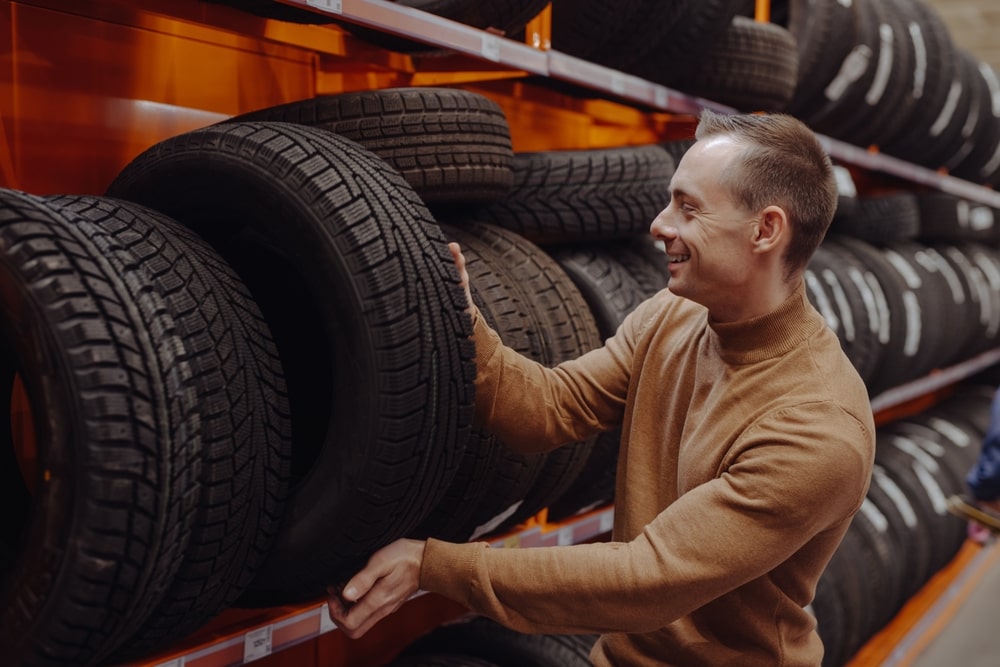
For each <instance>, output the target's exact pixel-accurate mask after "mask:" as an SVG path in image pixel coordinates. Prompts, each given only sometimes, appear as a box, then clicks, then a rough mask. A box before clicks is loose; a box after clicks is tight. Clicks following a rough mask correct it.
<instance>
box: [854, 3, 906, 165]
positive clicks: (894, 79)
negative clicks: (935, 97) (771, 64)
mask: <svg viewBox="0 0 1000 667" xmlns="http://www.w3.org/2000/svg"><path fill="white" fill-rule="evenodd" d="M867 1H868V2H874V3H875V4H876V5H877V10H878V12H877V13H878V16H879V26H878V30H879V38H880V39H879V51H880V54H879V60H878V70H877V71H876V75H875V78H874V79H872V82H871V85H870V86H869V87H868V89H867V90H866V91H865V94H864V97H863V98H862V99H861V101H860V104H859V106H858V107H857V108H855V109H853V110H852V112H853V113H851V114H849V115H848V116H846V117H844V123H843V124H841V125H840V126H839V127H838V129H837V132H838V136H840V137H841V138H843V139H844V140H845V141H849V142H851V143H853V144H856V145H858V146H869V145H870V144H874V143H878V139H879V137H882V136H886V135H888V134H891V133H893V132H895V131H896V129H897V128H898V127H900V126H902V125H903V124H905V123H906V120H907V118H908V116H909V114H910V113H911V112H912V109H913V105H914V104H915V103H916V98H915V97H914V95H915V91H916V85H917V83H916V74H915V73H914V70H915V69H916V68H917V67H921V68H923V69H926V64H925V62H924V61H925V60H926V55H925V54H924V53H920V54H919V55H918V50H922V49H924V48H925V47H924V44H923V43H920V44H917V43H916V42H915V40H920V39H922V37H921V34H920V32H919V30H918V29H916V26H917V25H918V24H917V21H916V18H915V12H914V11H913V10H912V9H911V8H910V4H909V2H908V0H867ZM918 58H919V60H920V62H917V61H918Z"/></svg>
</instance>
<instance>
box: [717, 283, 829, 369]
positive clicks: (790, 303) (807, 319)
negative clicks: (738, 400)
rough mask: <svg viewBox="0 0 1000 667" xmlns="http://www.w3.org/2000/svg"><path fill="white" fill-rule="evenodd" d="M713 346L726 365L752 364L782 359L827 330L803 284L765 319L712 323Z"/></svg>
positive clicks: (763, 317) (762, 317)
mask: <svg viewBox="0 0 1000 667" xmlns="http://www.w3.org/2000/svg"><path fill="white" fill-rule="evenodd" d="M708 326H709V329H710V330H711V331H712V332H713V333H714V336H713V338H714V341H713V342H714V343H715V345H716V347H717V348H718V350H719V354H720V356H721V357H722V359H723V360H724V361H725V362H726V363H730V364H749V363H754V362H758V361H763V360H765V359H772V358H774V357H779V356H781V355H783V354H785V353H786V352H788V351H790V350H792V349H794V348H795V347H796V346H798V345H799V344H801V343H802V342H803V341H805V340H806V339H807V338H809V336H811V335H813V334H814V333H816V331H817V330H818V329H819V328H820V327H822V326H825V322H824V320H823V318H822V316H821V315H820V314H819V313H818V312H816V309H815V308H813V307H812V305H811V304H810V303H809V300H808V299H807V298H806V287H805V282H800V283H799V285H798V287H797V288H796V289H795V291H794V292H792V294H791V295H790V296H789V297H788V298H787V299H785V300H784V301H783V302H782V304H781V305H780V306H778V307H777V308H776V309H775V310H773V311H771V312H770V313H768V314H766V315H761V316H759V317H753V318H751V319H749V320H742V321H740V322H724V323H723V322H712V321H711V320H709V324H708Z"/></svg>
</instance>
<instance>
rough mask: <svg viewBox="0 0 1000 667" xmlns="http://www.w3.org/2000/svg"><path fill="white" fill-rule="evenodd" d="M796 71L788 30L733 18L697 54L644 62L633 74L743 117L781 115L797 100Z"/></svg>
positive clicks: (685, 53) (742, 18)
mask: <svg viewBox="0 0 1000 667" xmlns="http://www.w3.org/2000/svg"><path fill="white" fill-rule="evenodd" d="M798 65H799V60H798V51H797V50H796V45H795V38H794V37H792V34H791V33H790V32H789V31H788V30H787V29H785V28H782V27H781V26H779V25H775V24H773V23H760V22H758V21H755V20H753V19H749V18H745V17H742V16H734V17H732V22H731V23H729V25H727V26H725V28H724V29H723V30H722V31H721V32H720V33H719V35H718V36H717V37H716V38H715V39H714V40H712V41H709V42H706V43H705V44H704V46H702V47H701V48H700V49H698V50H695V51H693V52H692V51H682V52H681V53H680V54H678V55H675V56H673V57H670V58H669V59H668V60H661V59H657V60H654V61H651V62H648V63H647V64H646V65H644V66H643V67H642V68H641V69H639V70H638V72H637V73H638V74H639V75H640V76H643V77H644V78H647V79H650V80H652V81H655V82H657V83H662V84H664V85H667V86H671V87H673V88H676V89H678V90H682V91H684V92H685V93H688V94H689V95H696V96H699V97H704V98H707V99H710V100H712V101H714V102H718V103H720V104H725V105H728V106H731V107H733V108H736V109H740V110H743V111H783V110H785V108H786V107H787V106H788V104H789V103H790V102H791V100H792V98H793V96H794V95H795V85H796V81H797V77H798Z"/></svg>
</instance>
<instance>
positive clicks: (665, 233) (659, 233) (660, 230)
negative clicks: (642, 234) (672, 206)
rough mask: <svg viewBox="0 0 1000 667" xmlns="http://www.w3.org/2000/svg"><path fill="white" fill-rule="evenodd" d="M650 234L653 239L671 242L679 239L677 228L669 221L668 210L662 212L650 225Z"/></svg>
mask: <svg viewBox="0 0 1000 667" xmlns="http://www.w3.org/2000/svg"><path fill="white" fill-rule="evenodd" d="M649 233H650V234H652V235H653V238H656V239H662V240H664V241H670V240H673V239H674V238H676V237H677V228H676V227H675V226H674V225H672V224H670V223H669V222H668V221H667V209H663V210H662V211H660V213H659V215H657V216H656V217H655V218H653V222H652V223H651V224H650V225H649Z"/></svg>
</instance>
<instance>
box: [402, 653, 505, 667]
mask: <svg viewBox="0 0 1000 667" xmlns="http://www.w3.org/2000/svg"><path fill="white" fill-rule="evenodd" d="M386 667H500V666H499V665H497V664H496V663H495V662H491V661H489V660H484V659H483V658H477V657H475V656H471V655H465V654H463V653H425V654H418V655H404V656H400V657H398V658H396V659H395V660H393V661H392V662H390V663H386Z"/></svg>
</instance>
